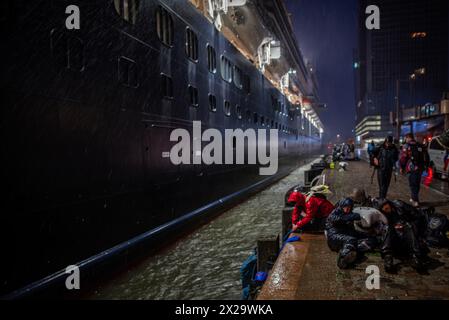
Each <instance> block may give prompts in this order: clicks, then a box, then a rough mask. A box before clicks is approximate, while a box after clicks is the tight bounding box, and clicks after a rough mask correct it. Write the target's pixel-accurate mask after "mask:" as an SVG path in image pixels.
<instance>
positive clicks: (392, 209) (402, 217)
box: [378, 200, 429, 273]
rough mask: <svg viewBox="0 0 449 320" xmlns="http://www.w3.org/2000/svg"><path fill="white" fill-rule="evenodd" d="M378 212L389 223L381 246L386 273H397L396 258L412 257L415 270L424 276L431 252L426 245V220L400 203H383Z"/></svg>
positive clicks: (380, 204) (387, 201) (416, 211)
mask: <svg viewBox="0 0 449 320" xmlns="http://www.w3.org/2000/svg"><path fill="white" fill-rule="evenodd" d="M378 209H379V210H380V211H381V212H382V213H383V214H384V215H385V217H386V218H387V220H388V226H387V228H386V230H385V233H384V236H383V243H382V246H381V254H382V258H383V259H384V267H385V271H386V272H388V273H395V272H396V268H395V265H394V257H395V256H399V257H408V256H411V258H412V259H411V266H412V267H413V268H414V269H415V270H417V271H418V272H424V271H425V266H424V262H425V260H426V259H427V254H428V252H429V249H428V247H427V246H426V244H425V243H424V235H423V233H424V232H425V221H423V216H422V215H421V214H420V212H419V211H418V210H416V209H415V208H413V207H412V206H411V205H409V204H406V203H405V202H403V201H399V200H396V201H389V200H383V201H381V202H380V203H379V208H378Z"/></svg>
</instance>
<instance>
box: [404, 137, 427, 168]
mask: <svg viewBox="0 0 449 320" xmlns="http://www.w3.org/2000/svg"><path fill="white" fill-rule="evenodd" d="M408 149H409V156H410V161H411V163H412V164H413V165H414V166H415V168H416V167H417V168H420V169H423V170H425V169H427V167H428V166H429V162H430V160H429V157H428V153H427V150H426V147H425V146H423V145H422V144H418V143H416V144H409V145H408Z"/></svg>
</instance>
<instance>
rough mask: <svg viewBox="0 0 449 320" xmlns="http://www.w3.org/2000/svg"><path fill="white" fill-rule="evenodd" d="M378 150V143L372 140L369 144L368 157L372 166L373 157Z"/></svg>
mask: <svg viewBox="0 0 449 320" xmlns="http://www.w3.org/2000/svg"><path fill="white" fill-rule="evenodd" d="M375 150H376V145H375V144H374V141H371V143H370V144H368V150H367V151H368V157H369V164H370V166H371V167H372V166H373V165H374V164H373V159H374V151H375Z"/></svg>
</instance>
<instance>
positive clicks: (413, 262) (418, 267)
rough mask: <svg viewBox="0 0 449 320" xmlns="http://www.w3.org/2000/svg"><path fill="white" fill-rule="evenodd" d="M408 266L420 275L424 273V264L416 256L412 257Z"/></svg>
mask: <svg viewBox="0 0 449 320" xmlns="http://www.w3.org/2000/svg"><path fill="white" fill-rule="evenodd" d="M410 265H411V266H412V268H413V269H415V270H416V271H417V272H418V273H422V272H425V271H426V267H425V266H424V263H423V261H422V259H420V258H418V257H417V256H415V255H414V256H413V257H412V260H411V263H410Z"/></svg>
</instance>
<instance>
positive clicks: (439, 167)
mask: <svg viewBox="0 0 449 320" xmlns="http://www.w3.org/2000/svg"><path fill="white" fill-rule="evenodd" d="M428 151H429V156H430V161H431V163H432V167H433V169H434V170H435V173H438V174H441V175H443V176H444V175H445V174H446V175H447V172H444V157H445V155H446V149H445V148H444V147H443V146H442V145H441V144H440V143H439V142H438V140H437V139H436V138H434V139H432V141H431V142H430V145H429V150H428Z"/></svg>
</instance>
